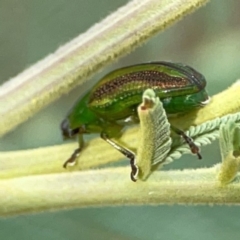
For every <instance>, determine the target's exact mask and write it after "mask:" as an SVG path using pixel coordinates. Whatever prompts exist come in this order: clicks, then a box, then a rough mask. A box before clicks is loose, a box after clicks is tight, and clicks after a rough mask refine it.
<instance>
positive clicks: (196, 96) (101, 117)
mask: <svg viewBox="0 0 240 240" xmlns="http://www.w3.org/2000/svg"><path fill="white" fill-rule="evenodd" d="M205 86H206V80H205V78H204V76H203V75H201V74H200V73H198V72H197V71H196V70H194V69H192V68H191V67H189V66H185V65H182V64H176V63H169V62H155V63H146V64H138V65H134V66H129V67H125V68H121V69H118V70H115V71H113V72H111V73H109V74H108V75H106V76H105V77H103V78H102V79H101V80H100V81H99V82H98V83H97V84H96V85H95V86H94V87H93V89H91V90H90V91H89V92H88V93H87V94H86V95H85V96H84V97H83V98H81V99H80V100H79V101H78V102H77V103H76V105H75V106H74V107H73V109H72V110H71V111H70V113H69V114H68V116H67V118H66V119H65V120H64V122H63V123H62V131H63V135H64V136H65V137H72V136H73V135H75V134H77V133H80V134H81V133H102V132H104V133H106V134H107V135H108V136H109V137H115V136H117V135H118V134H119V133H120V132H121V129H122V128H123V126H124V121H122V122H121V124H120V123H119V120H124V119H126V118H129V117H133V118H137V114H136V107H137V106H138V105H139V104H140V103H141V99H142V94H143V92H144V90H146V89H148V88H151V89H153V90H154V91H155V93H156V95H157V96H158V97H159V98H160V99H161V101H162V102H163V106H164V108H165V110H166V112H167V113H168V114H176V113H180V112H187V111H190V110H192V109H194V108H197V107H200V106H202V105H203V104H204V103H205V102H207V100H208V98H209V97H208V95H207V93H206V91H205Z"/></svg>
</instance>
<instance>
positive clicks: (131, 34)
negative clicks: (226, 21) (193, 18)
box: [0, 0, 207, 136]
mask: <svg viewBox="0 0 240 240" xmlns="http://www.w3.org/2000/svg"><path fill="white" fill-rule="evenodd" d="M206 2H207V0H165V1H159V0H133V1H131V2H129V3H127V4H126V5H125V6H123V7H121V8H119V9H118V10H117V11H116V12H115V13H113V14H111V15H110V16H108V17H107V18H105V19H104V20H103V21H101V22H100V23H98V24H96V25H94V26H93V27H92V28H90V29H89V30H88V31H87V32H86V33H84V34H81V35H79V36H78V37H76V38H75V39H73V40H72V41H71V42H69V43H67V44H66V45H64V46H62V47H60V48H59V49H58V50H57V51H56V52H55V53H54V54H51V55H49V56H47V57H46V58H45V59H43V60H41V61H40V62H38V63H36V64H35V65H33V66H31V67H30V68H29V69H27V70H25V71H24V72H22V73H21V74H19V75H18V76H16V77H15V78H13V79H11V80H9V81H8V82H7V83H5V84H3V85H2V86H1V88H0V116H1V121H0V136H1V135H3V134H5V133H7V132H8V131H10V130H12V129H13V128H15V127H16V126H17V125H19V124H20V123H22V122H24V121H25V120H27V119H29V118H30V117H31V116H33V115H34V114H35V113H37V112H38V111H39V110H41V109H42V108H43V107H45V106H47V105H48V104H50V103H51V102H53V101H54V100H56V99H58V98H59V97H60V96H61V95H63V94H65V93H67V92H69V91H70V90H71V89H73V88H75V87H76V86H77V85H80V84H82V83H83V82H84V81H86V79H87V78H88V77H89V76H91V75H92V74H93V73H94V72H96V71H98V70H100V69H101V68H103V67H105V66H106V65H108V64H110V63H112V62H113V61H115V60H116V59H117V58H119V57H120V56H123V55H126V54H127V53H129V52H130V51H132V50H133V49H134V48H136V47H137V46H140V45H142V44H143V43H144V42H145V41H146V40H148V39H149V38H150V37H152V36H153V35H155V34H156V33H157V32H159V31H162V30H164V29H165V28H167V27H168V26H170V25H172V24H173V23H174V22H176V21H178V20H180V19H181V18H183V17H184V16H185V15H186V14H188V13H190V12H192V11H193V10H195V9H197V8H198V7H200V6H202V5H203V4H205V3H206Z"/></svg>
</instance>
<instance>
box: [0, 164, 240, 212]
mask: <svg viewBox="0 0 240 240" xmlns="http://www.w3.org/2000/svg"><path fill="white" fill-rule="evenodd" d="M238 177H239V175H238ZM176 203H177V204H231V205H239V204H240V181H236V182H234V183H232V184H229V185H228V186H226V187H221V186H219V184H218V182H217V180H216V168H210V169H197V170H184V171H165V172H155V173H154V174H153V175H152V176H151V177H150V178H149V179H148V180H147V181H146V182H141V181H138V182H136V183H134V182H131V181H130V179H129V169H128V168H113V169H104V170H97V171H87V172H77V173H72V174H67V173H66V174H51V175H45V176H44V177H43V176H31V177H23V178H15V179H9V180H2V181H1V182H0V215H1V216H9V215H18V214H23V213H32V212H41V211H45V210H60V209H69V208H76V207H89V206H98V207H102V206H117V205H132V204H134V205H146V204H147V205H159V204H176Z"/></svg>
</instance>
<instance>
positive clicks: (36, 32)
mask: <svg viewBox="0 0 240 240" xmlns="http://www.w3.org/2000/svg"><path fill="white" fill-rule="evenodd" d="M126 2H127V1H126V0H125V1H124V0H114V1H113V0H99V1H95V0H88V1H84V0H55V1H47V0H42V1H38V0H0V83H3V82H4V81H6V80H8V79H9V78H11V77H13V76H15V75H16V74H18V73H19V72H21V71H22V70H24V69H25V68H27V67H28V66H30V65H31V64H33V63H35V62H36V61H38V60H40V59H41V58H43V57H45V56H46V55H47V54H49V53H52V52H54V51H55V50H56V49H57V48H58V47H59V46H61V45H62V44H64V43H65V42H67V41H69V40H70V39H72V38H73V37H75V36H77V35H78V34H79V33H81V32H84V31H86V30H87V29H88V28H89V27H90V26H91V25H92V24H94V23H95V22H97V21H100V20H101V19H103V18H104V17H105V16H107V15H108V14H109V13H111V12H112V11H114V10H115V9H117V8H118V7H120V6H122V5H123V4H125V3H126ZM239 9H240V2H239V1H236V0H229V1H225V0H212V1H211V2H210V3H209V4H208V5H206V6H205V7H204V8H201V9H200V10H198V11H197V12H195V13H193V14H192V15H190V16H187V17H186V18H185V19H184V20H182V21H180V22H178V23H177V24H175V25H174V26H173V27H171V28H169V29H167V30H166V31H165V32H164V33H161V34H159V35H157V36H156V37H154V38H153V39H151V40H150V41H149V42H147V44H145V45H144V46H143V47H141V48H138V49H137V50H136V51H134V52H133V53H131V54H129V55H128V56H126V57H124V58H122V59H120V60H119V61H118V62H117V63H115V64H113V65H111V66H110V67H108V68H107V69H104V71H102V72H101V73H99V74H97V75H96V76H95V77H94V78H93V80H92V83H91V84H93V83H94V81H96V80H98V79H99V78H100V77H102V76H103V75H104V74H105V73H107V72H108V71H110V70H112V69H115V68H117V67H121V66H126V65H130V64H134V63H140V62H146V61H154V60H165V61H168V60H169V61H175V62H182V63H186V64H188V65H190V66H193V67H194V68H196V69H197V70H198V71H200V72H201V73H203V74H204V75H205V77H206V79H207V81H208V87H207V89H208V92H209V94H210V95H213V94H215V93H217V92H219V91H222V90H224V89H225V88H226V87H228V86H230V85H231V84H232V83H233V82H234V81H235V80H236V79H237V78H239V76H240V67H239V60H240V59H239V58H240V57H239V56H240V14H239ZM88 84H89V83H88ZM87 87H88V86H87V85H82V86H80V87H79V88H78V89H75V90H74V91H72V92H71V93H69V94H68V95H66V96H63V97H62V98H61V99H60V100H59V101H57V102H55V103H53V104H52V105H50V106H48V107H47V108H45V109H44V110H42V111H41V112H40V113H39V114H37V115H35V116H34V117H33V118H31V119H30V120H29V121H28V122H26V123H24V124H22V125H21V126H19V127H18V129H16V130H14V131H13V132H11V133H9V134H7V135H6V136H4V137H3V138H1V139H0V151H9V150H18V149H28V148H35V147H40V146H48V145H54V144H59V143H62V137H61V135H60V131H59V123H60V122H61V120H62V119H63V117H64V116H65V114H66V113H67V111H68V110H69V108H70V107H71V106H72V104H73V103H74V101H75V100H76V99H77V98H78V96H79V95H80V94H81V92H82V91H84V90H85V89H86V88H87ZM202 155H203V156H204V159H203V161H196V160H195V158H193V157H192V156H184V157H182V158H181V159H179V160H176V162H174V163H172V164H170V165H168V166H167V167H166V169H173V168H198V167H205V166H207V167H209V166H212V165H213V164H215V163H218V162H220V161H221V159H220V153H219V149H218V143H217V142H216V143H214V144H212V145H210V146H207V147H204V148H203V149H202ZM239 219H240V213H239V208H238V207H226V206H214V207H210V206H187V207H186V206H158V207H151V206H143V207H114V208H110V207H109V208H90V209H75V210H71V211H62V212H53V213H43V214H36V215H29V216H19V217H15V218H8V219H0V239H7V240H12V239H35V240H39V239H58V240H61V239H64V240H65V239H70V240H71V239H178V240H181V239H183V240H188V239H189V240H192V239H194V240H200V239H205V240H207V239H219V240H225V239H232V240H234V239H239V235H240V234H239V233H240V220H239Z"/></svg>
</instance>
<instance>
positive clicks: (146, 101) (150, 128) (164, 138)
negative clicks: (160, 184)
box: [136, 89, 172, 180]
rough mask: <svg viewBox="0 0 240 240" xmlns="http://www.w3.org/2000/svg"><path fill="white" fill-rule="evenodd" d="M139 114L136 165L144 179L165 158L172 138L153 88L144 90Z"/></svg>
mask: <svg viewBox="0 0 240 240" xmlns="http://www.w3.org/2000/svg"><path fill="white" fill-rule="evenodd" d="M138 116H139V119H140V138H139V139H140V140H139V145H138V149H137V158H136V165H137V166H138V168H139V175H138V177H139V178H140V179H143V180H144V179H146V178H147V177H148V175H149V174H150V172H151V168H152V165H155V164H157V163H159V162H162V161H164V160H165V158H166V156H167V154H168V152H169V151H170V148H171V144H172V140H171V137H170V133H171V131H170V124H169V122H168V119H167V116H166V113H165V110H164V108H163V106H162V103H161V101H160V100H159V98H158V97H156V95H155V92H154V91H153V90H152V89H148V90H146V91H145V92H144V94H143V100H142V104H141V105H140V106H139V107H138Z"/></svg>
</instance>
